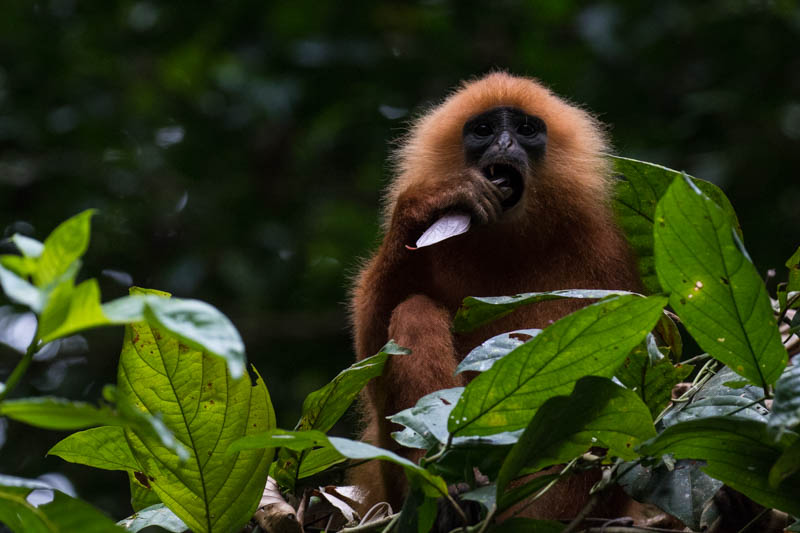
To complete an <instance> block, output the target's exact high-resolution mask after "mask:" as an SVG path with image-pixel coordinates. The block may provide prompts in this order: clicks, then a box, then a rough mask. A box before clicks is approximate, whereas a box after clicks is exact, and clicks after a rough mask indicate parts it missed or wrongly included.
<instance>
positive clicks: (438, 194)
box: [392, 170, 506, 244]
mask: <svg viewBox="0 0 800 533" xmlns="http://www.w3.org/2000/svg"><path fill="white" fill-rule="evenodd" d="M505 196H506V194H505V193H504V191H502V190H501V188H500V187H498V186H497V185H495V184H494V183H492V182H491V181H489V180H488V179H486V178H485V177H484V176H483V175H482V174H481V173H480V172H479V171H477V170H468V171H467V172H465V173H464V174H460V175H458V176H455V177H453V178H450V179H445V180H440V181H437V182H435V183H426V184H420V185H418V186H416V187H409V188H408V189H407V190H406V191H404V192H403V193H402V194H401V195H400V197H399V198H398V200H397V205H396V206H395V211H394V215H393V217H392V229H393V230H394V231H396V232H398V233H399V235H398V238H400V239H401V240H402V241H403V243H404V244H408V243H410V242H414V241H415V240H416V238H417V237H419V235H420V234H421V233H422V231H424V230H425V229H427V228H428V227H429V226H430V225H431V224H433V223H434V222H435V221H436V220H437V219H438V218H439V217H441V216H442V215H444V214H447V213H449V212H453V211H463V212H466V213H469V214H470V216H471V217H472V222H473V224H490V223H492V222H495V221H497V220H498V219H499V218H500V216H501V215H502V213H503V206H502V202H503V199H504V198H505Z"/></svg>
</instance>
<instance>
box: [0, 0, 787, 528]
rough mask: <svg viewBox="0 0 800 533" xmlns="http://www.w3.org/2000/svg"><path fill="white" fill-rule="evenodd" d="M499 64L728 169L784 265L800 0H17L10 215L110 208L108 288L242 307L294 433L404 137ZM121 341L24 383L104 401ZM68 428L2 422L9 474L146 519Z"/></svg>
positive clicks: (758, 231) (2, 120) (332, 351)
mask: <svg viewBox="0 0 800 533" xmlns="http://www.w3.org/2000/svg"><path fill="white" fill-rule="evenodd" d="M495 68H501V69H507V70H509V71H511V72H514V73H519V74H525V75H531V76H535V77H538V78H540V79H541V80H542V81H544V82H545V83H546V84H548V85H550V86H551V87H552V88H553V89H554V90H555V91H556V92H557V93H559V94H561V95H564V96H566V97H568V98H569V99H571V100H572V101H574V102H577V103H581V104H584V105H585V106H586V107H587V108H589V109H591V110H593V111H594V112H595V113H597V114H598V115H599V116H600V118H601V119H602V120H603V121H605V122H606V123H608V124H609V126H610V128H611V130H610V131H611V135H612V138H613V141H614V145H615V149H616V151H617V153H619V154H621V155H625V156H629V157H634V158H639V159H644V160H648V161H652V162H656V163H660V164H663V165H666V166H669V167H672V168H676V169H681V170H686V171H687V172H689V173H690V174H693V175H695V176H698V177H701V178H705V179H707V180H711V181H713V182H715V183H717V184H718V185H720V186H721V187H722V188H723V189H724V190H725V192H726V193H727V194H728V195H729V197H730V198H731V200H732V202H733V204H734V206H735V208H736V210H737V212H738V214H739V216H740V219H741V223H742V227H743V230H744V234H745V239H746V245H747V246H748V249H749V251H750V253H751V255H752V257H753V260H754V262H755V263H756V265H757V266H758V268H759V270H760V271H762V272H765V273H766V272H767V270H768V269H770V268H779V267H781V266H782V263H783V262H784V261H785V260H786V258H787V257H788V256H789V255H790V254H791V253H792V252H793V251H794V247H795V246H797V244H798V241H799V240H800V239H798V236H800V232H798V228H799V227H800V174H799V173H798V171H797V169H798V168H799V167H800V8H798V6H797V3H796V2H794V1H735V0H716V1H714V0H712V1H707V2H693V1H690V0H685V1H677V0H664V1H661V2H655V3H651V2H636V1H627V2H576V1H568V0H560V1H557V2H549V1H548V2H524V1H504V0H496V1H494V2H491V3H486V2H477V1H456V0H449V1H448V0H428V1H425V2H417V3H412V2H399V1H398V2H389V1H383V2H380V1H373V0H369V1H367V0H356V1H348V2H320V1H312V0H294V1H291V2H277V1H272V2H263V1H255V0H242V1H238V2H221V1H214V2H204V3H197V2H178V1H175V2H156V1H152V2H148V1H138V2H131V1H125V2H120V1H113V2H112V1H107V0H84V1H80V2H78V1H77V0H51V1H30V2H27V1H26V2H15V1H7V2H3V3H2V5H0V210H1V211H0V228H2V229H3V232H4V236H8V235H11V234H12V233H14V232H20V233H24V234H28V235H31V236H34V237H37V238H39V239H43V238H44V237H45V236H46V235H47V233H48V232H49V231H50V230H52V229H53V227H54V226H55V225H56V224H57V223H59V222H60V221H62V220H64V219H65V218H67V217H69V216H71V215H73V214H75V213H77V212H79V211H81V210H83V209H86V208H89V207H95V208H98V209H99V210H100V214H99V215H98V216H97V217H96V218H95V219H94V223H93V235H92V244H91V247H90V249H89V252H88V254H87V256H86V262H85V265H84V270H83V272H84V274H83V275H85V276H87V277H99V278H100V279H101V285H102V290H103V296H104V299H105V300H108V299H111V298H114V297H118V296H121V295H123V294H125V293H126V291H127V286H128V285H129V284H131V283H133V284H136V285H140V286H145V287H152V288H158V289H162V290H166V291H170V292H172V293H173V294H175V295H177V296H182V297H192V298H199V299H202V300H205V301H208V302H210V303H212V304H214V305H215V306H217V307H218V308H220V309H221V310H222V311H223V312H224V313H226V314H227V315H228V316H229V317H231V319H232V320H233V322H234V323H235V324H236V325H237V327H238V328H239V330H240V332H241V333H242V336H243V337H244V340H245V344H246V346H247V351H248V357H249V359H250V361H251V362H252V363H253V364H255V365H256V367H257V368H258V369H259V370H260V372H261V374H262V375H263V376H264V378H265V380H266V382H267V386H268V387H269V389H270V392H271V394H272V399H273V402H274V404H275V407H276V410H277V413H278V422H279V424H280V425H281V426H282V427H286V428H291V427H292V426H294V423H295V420H296V417H297V415H298V413H299V411H300V406H301V402H302V399H303V398H304V397H305V395H306V394H307V393H308V392H310V391H312V390H314V389H315V388H317V387H319V386H321V385H323V384H324V383H326V382H327V381H328V380H329V379H330V378H332V377H333V376H334V375H335V374H336V373H337V372H338V371H339V370H340V369H341V368H343V367H345V366H347V365H348V364H349V363H350V362H351V361H352V358H353V355H352V351H351V348H350V336H349V332H348V322H347V310H346V305H345V301H346V298H347V296H346V294H347V287H348V283H349V282H348V279H349V278H350V276H351V275H352V273H353V271H354V270H355V269H356V267H357V265H358V261H359V258H360V257H364V256H365V255H366V254H368V253H369V251H370V250H371V249H372V248H373V247H374V246H375V245H376V243H377V242H378V238H379V231H378V207H379V203H380V191H381V188H382V187H383V186H384V184H385V183H386V182H387V180H388V178H389V174H388V167H387V164H386V158H387V155H388V154H389V152H390V149H391V142H392V140H393V139H396V138H397V137H398V136H399V135H400V134H401V133H402V132H403V131H404V127H405V124H406V123H407V121H408V120H409V118H411V117H413V116H414V114H415V113H418V112H419V111H420V110H421V109H424V108H425V107H426V106H428V105H430V104H431V103H434V102H436V101H438V100H439V99H441V98H442V97H443V96H444V95H445V94H446V92H447V91H448V90H449V89H450V88H452V87H453V86H454V85H456V84H457V83H458V82H459V81H460V80H462V79H464V78H468V77H471V76H476V75H480V74H482V73H485V72H487V71H489V70H491V69H495ZM121 337H122V331H121V330H120V329H110V330H105V331H97V332H89V333H88V334H86V335H84V336H83V339H85V342H83V341H82V340H81V339H76V341H75V342H73V343H71V344H70V345H69V346H65V347H64V349H63V350H62V353H59V354H57V355H56V356H54V357H52V358H46V357H42V358H41V359H40V360H39V361H37V362H36V363H35V364H34V366H33V368H32V372H30V373H29V379H26V382H25V384H24V385H23V386H21V387H20V388H18V389H17V390H16V391H15V394H14V395H15V396H22V395H32V394H53V395H58V396H63V397H68V398H72V399H85V400H88V401H96V400H97V399H98V398H99V397H100V392H101V388H102V386H103V385H104V384H106V383H111V382H113V381H114V380H115V372H116V362H117V356H118V353H119V346H120V342H121ZM51 355H52V354H51ZM17 357H18V356H17V355H15V354H13V353H11V352H0V380H3V379H4V378H5V377H6V376H7V374H8V372H9V371H10V369H11V368H12V367H13V364H14V363H15V361H16V358H17ZM347 430H348V428H346V427H343V428H340V431H342V432H346V431H347ZM62 436H63V435H60V434H57V433H54V432H45V431H37V430H32V429H30V428H28V427H25V426H22V425H19V424H16V423H11V422H7V421H4V420H0V446H2V449H0V472H2V473H5V474H11V475H18V476H25V477H36V476H39V475H42V474H46V475H48V476H50V479H51V480H53V479H54V477H53V476H56V477H57V479H61V480H62V481H69V482H71V483H72V484H74V487H75V489H76V490H77V493H78V495H79V496H81V497H84V498H86V499H88V500H89V501H91V502H93V503H94V504H96V505H99V506H100V507H101V508H102V509H104V510H105V511H107V512H108V513H110V514H112V515H113V516H114V517H115V518H121V517H123V516H125V515H127V514H128V512H129V507H128V504H127V490H128V489H127V480H126V476H125V474H124V473H108V472H97V471H91V470H90V469H88V468H85V467H81V466H76V465H71V464H67V463H64V462H63V461H61V460H60V459H58V458H45V452H46V451H47V449H48V448H49V447H50V446H52V445H53V444H54V443H55V442H56V441H57V440H59V439H60V438H61V437H62ZM58 476H64V477H58Z"/></svg>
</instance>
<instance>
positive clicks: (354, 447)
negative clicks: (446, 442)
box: [228, 429, 447, 497]
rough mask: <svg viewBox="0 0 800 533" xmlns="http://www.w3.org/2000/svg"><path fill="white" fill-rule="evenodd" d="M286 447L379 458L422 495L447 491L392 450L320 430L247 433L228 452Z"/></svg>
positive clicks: (439, 494)
mask: <svg viewBox="0 0 800 533" xmlns="http://www.w3.org/2000/svg"><path fill="white" fill-rule="evenodd" d="M279 446H280V447H284V448H289V449H290V450H305V449H309V448H333V449H334V450H336V451H337V452H338V453H339V454H341V455H343V456H344V457H347V458H348V459H358V460H365V459H380V460H383V461H390V462H392V463H395V464H398V465H400V466H402V467H403V469H404V470H405V472H406V475H407V476H408V477H409V479H410V480H411V481H412V482H419V483H420V486H422V487H423V490H424V491H425V494H427V495H428V496H432V497H438V496H443V495H445V494H447V485H446V484H445V482H444V480H443V479H442V478H440V477H438V476H434V475H433V474H431V473H430V472H428V471H427V470H425V469H424V468H421V467H420V466H418V465H416V464H414V463H412V462H411V461H409V460H408V459H406V458H404V457H400V456H399V455H397V454H396V453H394V452H391V451H389V450H384V449H383V448H378V447H377V446H373V445H371V444H367V443H365V442H359V441H355V440H349V439H342V438H339V437H328V436H326V435H325V434H324V433H322V432H321V431H316V430H306V431H284V430H280V429H276V430H272V431H266V432H262V433H257V434H253V435H248V436H246V437H242V438H240V439H238V440H236V441H235V442H234V443H233V444H231V446H230V447H229V448H228V453H229V454H230V453H234V452H240V451H243V450H259V449H263V448H275V447H279Z"/></svg>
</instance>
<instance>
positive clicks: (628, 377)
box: [615, 345, 694, 417]
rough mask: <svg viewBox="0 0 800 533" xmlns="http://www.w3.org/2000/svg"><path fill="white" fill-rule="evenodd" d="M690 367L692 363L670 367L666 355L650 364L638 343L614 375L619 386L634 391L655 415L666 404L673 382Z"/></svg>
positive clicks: (670, 364)
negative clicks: (618, 381)
mask: <svg viewBox="0 0 800 533" xmlns="http://www.w3.org/2000/svg"><path fill="white" fill-rule="evenodd" d="M693 368H694V367H693V366H692V365H680V364H679V365H677V366H673V365H672V363H671V362H670V360H669V359H668V358H666V357H662V358H661V359H659V360H658V361H656V362H655V363H652V362H651V359H650V357H649V356H648V353H647V349H645V348H644V347H642V346H641V345H640V346H637V347H636V348H635V349H634V350H633V351H632V352H631V353H630V354H629V355H628V357H627V358H626V359H625V362H624V363H622V365H621V366H620V367H619V368H618V369H617V372H616V374H615V375H616V377H617V378H618V379H619V380H620V382H622V384H623V385H625V386H626V387H628V388H629V389H631V390H633V391H634V392H636V394H637V395H638V396H639V398H641V399H642V401H643V402H644V403H645V404H646V405H647V407H648V408H649V409H650V414H652V415H653V416H654V417H655V416H658V414H659V413H661V411H663V410H664V408H666V407H667V405H668V404H669V402H670V400H671V398H672V388H673V387H674V386H675V384H677V383H679V382H681V381H683V379H684V378H686V376H688V375H689V374H690V373H691V371H692V369H693Z"/></svg>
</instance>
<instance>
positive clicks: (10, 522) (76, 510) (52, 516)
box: [0, 476, 125, 533]
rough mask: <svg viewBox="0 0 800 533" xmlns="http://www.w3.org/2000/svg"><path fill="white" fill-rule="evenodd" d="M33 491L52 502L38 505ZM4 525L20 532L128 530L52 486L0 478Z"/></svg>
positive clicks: (105, 532) (103, 532)
mask: <svg viewBox="0 0 800 533" xmlns="http://www.w3.org/2000/svg"><path fill="white" fill-rule="evenodd" d="M32 492H37V493H38V494H40V495H42V497H48V496H50V495H52V501H50V502H48V503H43V504H39V505H36V504H35V503H31V502H30V501H28V497H29V496H30V495H31V493H32ZM0 523H2V524H4V525H5V526H6V527H8V528H9V529H10V530H11V531H15V532H17V533H72V532H74V531H80V532H82V533H109V532H114V531H119V532H120V533H122V532H124V531H125V530H124V529H122V528H120V527H118V526H117V525H115V524H114V522H113V521H111V520H109V519H108V518H107V517H106V516H105V515H104V514H103V513H101V512H100V511H99V510H97V509H95V508H94V507H92V506H91V505H89V504H88V503H85V502H82V501H80V500H77V499H75V498H71V497H69V496H67V495H66V494H64V493H63V492H60V491H58V490H55V489H52V488H51V487H50V486H49V485H47V484H44V483H40V482H35V481H34V482H31V481H30V480H25V479H20V478H13V477H10V476H0Z"/></svg>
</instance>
